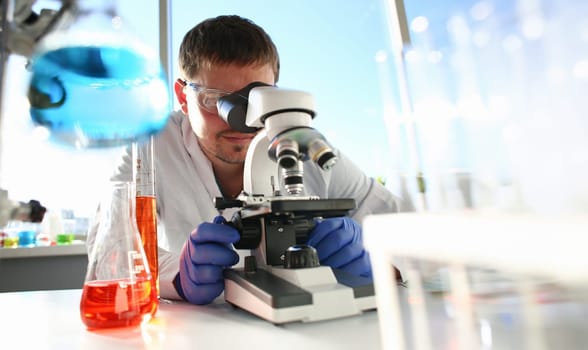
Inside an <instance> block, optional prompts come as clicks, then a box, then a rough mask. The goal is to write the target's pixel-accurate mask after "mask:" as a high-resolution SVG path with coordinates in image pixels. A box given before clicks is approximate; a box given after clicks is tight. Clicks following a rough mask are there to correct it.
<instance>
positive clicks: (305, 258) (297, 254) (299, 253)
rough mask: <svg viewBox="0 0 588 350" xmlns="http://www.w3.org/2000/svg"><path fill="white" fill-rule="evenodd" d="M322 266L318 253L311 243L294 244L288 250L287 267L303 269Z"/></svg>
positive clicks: (285, 258)
mask: <svg viewBox="0 0 588 350" xmlns="http://www.w3.org/2000/svg"><path fill="white" fill-rule="evenodd" d="M318 266H320V263H319V258H318V253H317V252H316V249H314V247H311V246H309V245H293V246H291V247H289V248H288V249H287V250H286V255H285V257H284V267H285V268H287V269H302V268H308V267H318Z"/></svg>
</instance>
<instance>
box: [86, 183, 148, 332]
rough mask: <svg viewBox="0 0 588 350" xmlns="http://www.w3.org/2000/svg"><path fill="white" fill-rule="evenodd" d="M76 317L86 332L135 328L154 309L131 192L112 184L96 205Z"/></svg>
mask: <svg viewBox="0 0 588 350" xmlns="http://www.w3.org/2000/svg"><path fill="white" fill-rule="evenodd" d="M99 220H100V221H99V222H98V231H97V233H96V240H95V241H94V244H93V246H92V251H91V252H90V255H89V262H88V269H87V272H86V278H85V281H84V287H83V291H82V298H81V302H80V314H81V318H82V321H83V322H84V324H85V325H86V326H87V327H88V328H89V329H97V328H111V327H127V326H137V325H140V324H141V323H143V322H144V321H147V320H149V319H150V318H151V316H153V314H154V313H155V312H156V310H157V307H158V305H159V301H158V296H157V291H156V289H155V288H153V282H152V278H151V272H150V270H149V263H148V262H147V258H146V255H145V251H144V250H143V245H142V241H141V237H140V234H139V230H138V228H137V224H136V221H135V220H136V219H135V186H134V184H133V183H132V182H112V183H111V191H110V192H109V193H107V195H106V196H105V198H104V199H103V200H102V201H101V204H100V216H99Z"/></svg>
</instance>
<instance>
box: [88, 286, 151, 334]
mask: <svg viewBox="0 0 588 350" xmlns="http://www.w3.org/2000/svg"><path fill="white" fill-rule="evenodd" d="M158 303H159V301H158V298H157V293H156V292H155V290H154V289H153V288H152V282H151V279H142V278H137V279H135V280H134V281H131V280H130V279H119V280H109V281H91V282H86V283H85V284H84V289H83V291H82V299H81V302H80V311H81V317H82V321H83V322H84V324H85V325H86V326H87V327H88V328H90V329H92V328H113V327H128V326H137V325H140V324H141V323H142V322H143V320H147V319H149V318H150V317H151V314H152V312H153V311H152V310H155V309H156V308H157V305H158Z"/></svg>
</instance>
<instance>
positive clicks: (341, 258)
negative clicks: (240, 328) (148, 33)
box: [89, 16, 397, 304]
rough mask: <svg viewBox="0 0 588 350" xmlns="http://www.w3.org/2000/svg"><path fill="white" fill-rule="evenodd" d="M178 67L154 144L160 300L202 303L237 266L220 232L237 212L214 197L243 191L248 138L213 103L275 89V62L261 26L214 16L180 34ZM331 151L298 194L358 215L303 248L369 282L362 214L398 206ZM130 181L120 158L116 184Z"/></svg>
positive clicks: (227, 233) (234, 236)
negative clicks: (343, 201) (261, 87)
mask: <svg viewBox="0 0 588 350" xmlns="http://www.w3.org/2000/svg"><path fill="white" fill-rule="evenodd" d="M179 67H180V71H181V73H180V74H181V75H182V77H181V78H180V79H178V80H176V82H175V84H174V92H175V95H176V98H177V100H178V102H179V103H180V106H181V111H178V112H176V113H174V114H173V115H172V117H171V118H170V120H169V122H168V125H167V126H166V128H165V129H164V130H163V131H162V132H161V133H160V134H158V135H157V136H156V137H155V138H154V156H155V165H154V166H155V172H156V196H157V213H158V218H159V225H158V236H159V246H160V249H159V278H160V295H161V297H163V298H170V299H178V298H180V297H181V298H183V299H185V300H187V301H188V302H191V303H194V304H207V303H210V302H212V301H213V300H214V299H215V298H216V297H218V296H219V295H221V293H222V292H223V288H224V282H223V275H222V271H223V269H224V268H227V267H230V266H232V265H234V264H236V263H237V262H238V261H239V256H238V254H237V252H235V251H234V250H233V249H232V247H231V244H233V243H235V242H237V241H238V240H239V233H238V232H237V230H236V229H234V228H232V227H231V226H229V225H224V223H225V222H226V220H230V218H231V216H232V214H233V213H234V211H235V210H228V209H227V210H224V211H222V213H219V211H218V210H217V209H216V208H215V207H214V202H213V199H214V198H216V197H226V198H235V197H236V196H237V195H238V194H239V193H240V192H241V190H242V185H243V171H244V160H245V156H246V153H247V149H248V146H249V144H250V142H251V140H252V138H253V137H254V136H255V134H245V133H240V132H237V131H234V130H232V129H231V128H230V127H229V126H228V125H227V123H225V122H224V121H223V119H222V118H220V117H219V116H218V111H217V109H216V102H217V100H218V98H219V97H222V96H226V95H228V94H229V93H231V92H234V91H237V90H239V89H241V88H243V87H245V86H246V85H248V84H249V83H251V82H262V83H266V84H269V85H275V84H276V83H277V81H278V77H279V69H280V63H279V57H278V53H277V50H276V48H275V46H274V44H273V42H272V40H271V38H270V37H269V36H268V34H267V33H265V31H264V30H263V29H262V28H260V27H259V26H257V25H256V24H254V23H252V22H251V21H249V20H247V19H244V18H241V17H238V16H219V17H216V18H212V19H208V20H205V21H203V22H202V23H200V24H198V25H197V26H195V27H194V28H193V29H191V30H190V31H189V32H188V33H187V34H186V35H185V37H184V39H183V41H182V44H181V46H180V52H179ZM335 152H336V154H337V155H338V157H339V160H338V162H337V164H336V165H335V166H334V167H333V169H332V170H330V171H328V172H325V171H322V170H320V169H319V168H318V167H317V166H316V165H315V164H314V163H312V162H310V161H307V162H305V164H304V166H305V168H304V170H305V183H306V186H305V190H306V193H307V194H308V195H316V196H319V197H320V198H354V199H355V201H356V203H357V208H356V209H355V210H353V211H352V212H351V214H352V218H350V217H345V218H331V219H325V220H321V221H320V222H318V223H317V225H316V226H315V228H314V229H313V231H312V232H311V233H310V234H309V240H308V244H310V245H312V246H314V247H315V248H316V249H317V251H318V254H319V258H320V262H321V264H323V265H328V266H332V267H337V268H342V269H344V270H347V271H348V272H351V273H354V274H357V275H364V276H369V275H370V274H371V267H370V263H369V257H368V255H367V254H366V252H365V250H364V248H363V244H362V240H361V227H360V226H359V224H358V222H359V221H360V220H361V219H362V218H363V217H364V216H365V215H367V214H372V213H382V212H395V211H397V204H396V198H395V197H394V196H393V195H392V194H391V193H389V192H388V191H387V190H385V189H384V187H383V186H381V185H380V184H379V183H378V182H377V181H374V180H373V179H371V178H368V177H367V176H366V175H364V174H363V173H362V172H361V171H360V170H359V169H358V168H357V167H356V166H355V165H353V164H352V163H351V162H350V161H349V159H347V158H346V157H345V156H343V155H342V154H339V152H338V151H337V150H335ZM129 174H130V162H129V159H127V161H126V163H125V164H124V165H123V166H122V167H120V168H119V175H118V176H117V177H118V178H119V179H125V178H126V179H128V178H129V177H128V176H129ZM220 214H222V216H221V215H220ZM91 240H92V238H91V237H89V241H91Z"/></svg>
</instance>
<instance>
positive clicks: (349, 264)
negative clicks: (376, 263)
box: [307, 217, 372, 277]
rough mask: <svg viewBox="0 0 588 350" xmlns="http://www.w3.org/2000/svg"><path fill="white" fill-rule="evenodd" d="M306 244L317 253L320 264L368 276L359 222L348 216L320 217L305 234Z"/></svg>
mask: <svg viewBox="0 0 588 350" xmlns="http://www.w3.org/2000/svg"><path fill="white" fill-rule="evenodd" d="M307 244H308V245H310V246H313V247H314V248H315V249H316V250H317V253H318V256H319V261H320V263H321V265H326V266H330V267H332V268H337V269H341V270H344V271H347V272H349V273H351V274H354V275H358V276H364V277H371V276H372V267H371V264H370V259H369V255H368V253H367V252H366V251H365V249H364V248H363V242H362V238H361V226H359V224H358V223H357V222H356V221H355V220H353V219H352V218H349V217H336V218H329V219H323V220H320V221H318V222H317V224H316V226H315V227H314V229H313V230H312V231H311V232H310V234H309V236H308V241H307Z"/></svg>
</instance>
